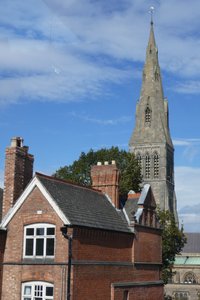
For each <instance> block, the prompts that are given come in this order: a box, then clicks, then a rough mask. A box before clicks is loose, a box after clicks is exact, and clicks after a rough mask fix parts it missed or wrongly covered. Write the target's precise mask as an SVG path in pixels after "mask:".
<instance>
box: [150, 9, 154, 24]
mask: <svg viewBox="0 0 200 300" xmlns="http://www.w3.org/2000/svg"><path fill="white" fill-rule="evenodd" d="M154 10H155V8H154V6H150V8H149V13H150V14H151V25H153V14H154Z"/></svg>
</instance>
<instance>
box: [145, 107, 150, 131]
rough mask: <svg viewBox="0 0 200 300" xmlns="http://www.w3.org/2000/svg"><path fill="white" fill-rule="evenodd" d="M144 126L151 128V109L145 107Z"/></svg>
mask: <svg viewBox="0 0 200 300" xmlns="http://www.w3.org/2000/svg"><path fill="white" fill-rule="evenodd" d="M145 126H147V127H150V126H151V109H150V108H149V106H148V105H147V107H146V109H145Z"/></svg>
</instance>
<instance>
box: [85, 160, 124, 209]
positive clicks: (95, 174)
mask: <svg viewBox="0 0 200 300" xmlns="http://www.w3.org/2000/svg"><path fill="white" fill-rule="evenodd" d="M119 175H120V174H119V169H118V168H117V166H116V164H115V161H112V164H111V165H110V164H108V162H104V165H102V164H101V163H100V162H98V163H97V165H96V166H92V168H91V178H92V187H93V188H96V189H98V190H100V191H102V192H103V193H105V194H107V195H108V196H109V198H110V199H111V200H112V203H113V205H114V206H115V207H116V208H119Z"/></svg>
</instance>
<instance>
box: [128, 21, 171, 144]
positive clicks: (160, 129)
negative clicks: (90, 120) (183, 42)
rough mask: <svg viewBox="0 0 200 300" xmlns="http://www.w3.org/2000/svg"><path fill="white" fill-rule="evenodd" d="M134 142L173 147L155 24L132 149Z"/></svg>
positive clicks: (151, 30) (147, 54)
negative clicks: (163, 143)
mask: <svg viewBox="0 0 200 300" xmlns="http://www.w3.org/2000/svg"><path fill="white" fill-rule="evenodd" d="M141 131H143V134H142V135H141ZM133 142H134V143H137V142H139V143H141V142H147V143H150V142H157V143H159V142H167V143H168V144H169V145H170V146H171V147H173V145H172V141H171V137H170V133H169V126H168V102H167V100H166V99H164V96H163V87H162V78H161V73H160V66H159V62H158V49H157V47H156V42H155V36H154V29H153V22H151V28H150V35H149V42H148V46H147V50H146V62H145V65H144V69H143V80H142V88H141V94H140V99H139V102H138V104H137V112H136V127H135V130H134V132H133V135H132V137H131V140H130V147H131V145H132V143H133Z"/></svg>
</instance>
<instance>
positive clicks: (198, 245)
mask: <svg viewBox="0 0 200 300" xmlns="http://www.w3.org/2000/svg"><path fill="white" fill-rule="evenodd" d="M185 235H186V237H187V243H186V244H185V246H184V248H183V250H182V253H200V233H197V232H190V233H185Z"/></svg>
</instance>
